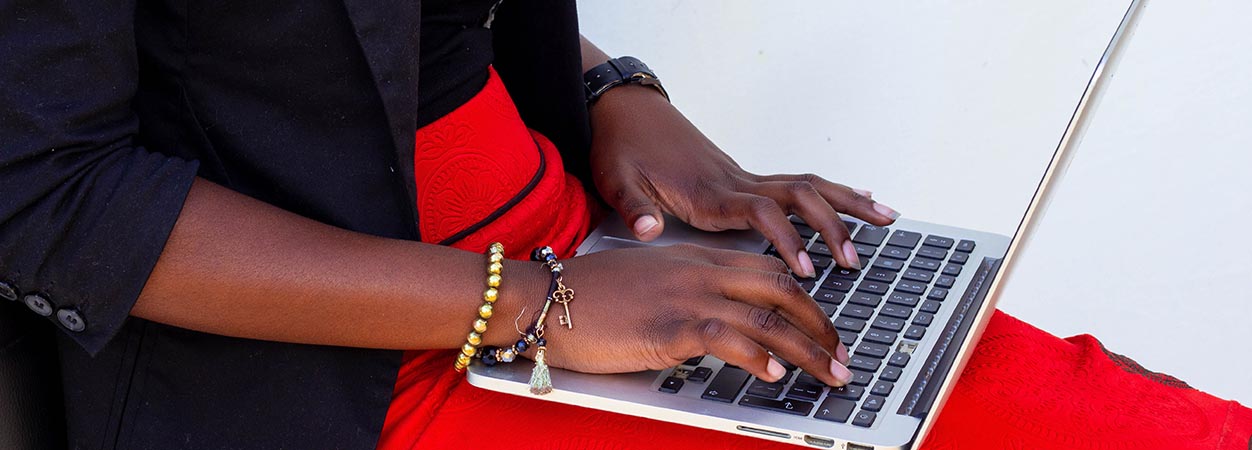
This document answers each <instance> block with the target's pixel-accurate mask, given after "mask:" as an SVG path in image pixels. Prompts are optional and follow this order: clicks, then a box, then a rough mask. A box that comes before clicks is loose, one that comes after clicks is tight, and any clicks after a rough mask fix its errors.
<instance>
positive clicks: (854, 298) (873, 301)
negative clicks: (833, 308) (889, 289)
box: [848, 292, 882, 308]
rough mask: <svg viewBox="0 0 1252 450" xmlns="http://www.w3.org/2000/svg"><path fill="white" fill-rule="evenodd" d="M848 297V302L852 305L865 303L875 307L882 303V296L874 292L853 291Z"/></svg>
mask: <svg viewBox="0 0 1252 450" xmlns="http://www.w3.org/2000/svg"><path fill="white" fill-rule="evenodd" d="M849 295H851V297H849V298H848V303H849V304H853V305H865V306H870V307H874V308H877V307H878V305H879V304H881V303H882V297H881V296H878V295H874V294H866V293H864V292H853V293H852V294H849Z"/></svg>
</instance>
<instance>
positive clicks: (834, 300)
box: [813, 288, 844, 305]
mask: <svg viewBox="0 0 1252 450" xmlns="http://www.w3.org/2000/svg"><path fill="white" fill-rule="evenodd" d="M843 298H844V295H843V294H840V293H839V292H836V291H833V290H830V289H826V288H822V289H818V290H817V292H816V293H814V294H813V300H817V302H818V303H829V304H831V305H838V304H840V303H843Z"/></svg>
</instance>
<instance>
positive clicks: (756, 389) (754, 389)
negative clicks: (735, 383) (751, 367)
mask: <svg viewBox="0 0 1252 450" xmlns="http://www.w3.org/2000/svg"><path fill="white" fill-rule="evenodd" d="M782 390H783V383H770V382H767V381H764V380H756V381H753V382H752V384H750V385H748V395H755V396H757V397H766V398H778V395H779V394H782Z"/></svg>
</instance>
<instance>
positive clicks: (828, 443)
mask: <svg viewBox="0 0 1252 450" xmlns="http://www.w3.org/2000/svg"><path fill="white" fill-rule="evenodd" d="M804 443H805V444H809V445H812V446H815V447H821V448H831V447H834V446H835V440H834V439H830V438H824V437H818V436H813V435H808V434H806V435H804Z"/></svg>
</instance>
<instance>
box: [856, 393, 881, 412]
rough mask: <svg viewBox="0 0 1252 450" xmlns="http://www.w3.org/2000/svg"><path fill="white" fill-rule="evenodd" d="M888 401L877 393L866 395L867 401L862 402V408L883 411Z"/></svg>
mask: <svg viewBox="0 0 1252 450" xmlns="http://www.w3.org/2000/svg"><path fill="white" fill-rule="evenodd" d="M886 403H887V399H886V398H884V397H881V396H877V395H871V396H869V397H865V402H864V403H861V408H863V409H865V410H866V411H873V412H878V411H882V407H883V405H885V404H886Z"/></svg>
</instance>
